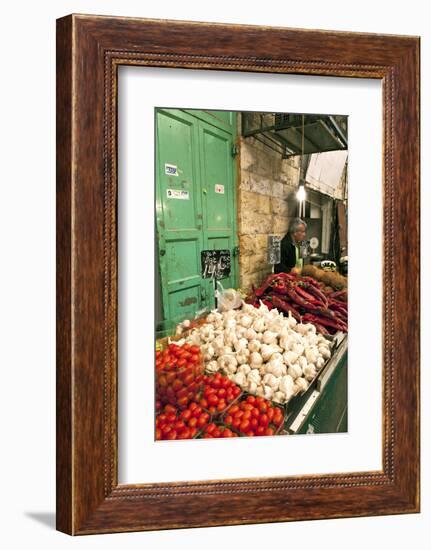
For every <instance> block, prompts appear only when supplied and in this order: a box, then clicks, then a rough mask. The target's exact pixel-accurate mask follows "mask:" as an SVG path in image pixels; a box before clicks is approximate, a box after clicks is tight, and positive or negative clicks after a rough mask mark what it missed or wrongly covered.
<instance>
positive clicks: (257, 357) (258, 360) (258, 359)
mask: <svg viewBox="0 0 431 550" xmlns="http://www.w3.org/2000/svg"><path fill="white" fill-rule="evenodd" d="M262 363H263V358H262V355H261V354H260V353H258V352H257V351H254V352H253V353H252V354H251V355H250V365H252V366H253V367H259V366H260V365H261V364H262Z"/></svg>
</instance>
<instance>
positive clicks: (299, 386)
mask: <svg viewBox="0 0 431 550" xmlns="http://www.w3.org/2000/svg"><path fill="white" fill-rule="evenodd" d="M308 386H309V384H308V382H307V380H305V378H302V377H300V378H297V379H296V380H295V391H296V393H302V392H305V391H306V390H307V389H308Z"/></svg>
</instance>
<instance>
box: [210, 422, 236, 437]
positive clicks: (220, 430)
mask: <svg viewBox="0 0 431 550" xmlns="http://www.w3.org/2000/svg"><path fill="white" fill-rule="evenodd" d="M222 437H223V438H224V437H238V434H237V433H235V432H234V431H233V430H231V429H230V428H228V427H227V426H224V425H223V424H215V423H214V422H211V424H208V426H207V427H206V428H205V429H204V431H203V433H202V439H219V438H222Z"/></svg>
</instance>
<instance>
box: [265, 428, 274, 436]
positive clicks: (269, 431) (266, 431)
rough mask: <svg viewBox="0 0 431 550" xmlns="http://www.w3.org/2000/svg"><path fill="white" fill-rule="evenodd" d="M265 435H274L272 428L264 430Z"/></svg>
mask: <svg viewBox="0 0 431 550" xmlns="http://www.w3.org/2000/svg"><path fill="white" fill-rule="evenodd" d="M265 435H274V430H273V429H272V428H266V430H265Z"/></svg>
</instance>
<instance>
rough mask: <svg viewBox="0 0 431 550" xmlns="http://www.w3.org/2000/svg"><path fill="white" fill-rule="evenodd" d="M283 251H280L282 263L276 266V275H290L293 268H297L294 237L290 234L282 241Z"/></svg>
mask: <svg viewBox="0 0 431 550" xmlns="http://www.w3.org/2000/svg"><path fill="white" fill-rule="evenodd" d="M280 244H281V250H280V263H279V264H275V266H274V272H275V273H289V271H290V270H291V269H292V267H295V264H296V251H295V245H294V244H293V240H292V237H291V236H290V233H286V235H285V236H284V237H283V238H282V239H281V243H280Z"/></svg>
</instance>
